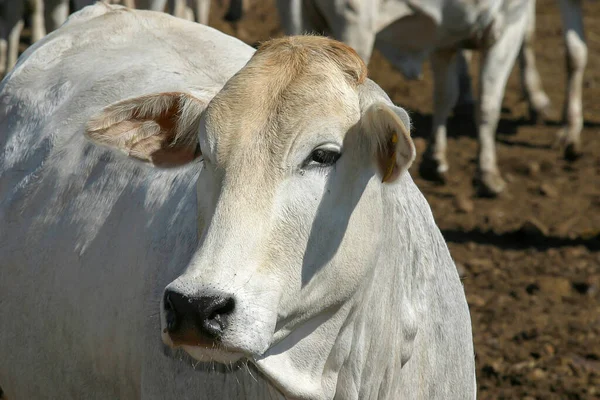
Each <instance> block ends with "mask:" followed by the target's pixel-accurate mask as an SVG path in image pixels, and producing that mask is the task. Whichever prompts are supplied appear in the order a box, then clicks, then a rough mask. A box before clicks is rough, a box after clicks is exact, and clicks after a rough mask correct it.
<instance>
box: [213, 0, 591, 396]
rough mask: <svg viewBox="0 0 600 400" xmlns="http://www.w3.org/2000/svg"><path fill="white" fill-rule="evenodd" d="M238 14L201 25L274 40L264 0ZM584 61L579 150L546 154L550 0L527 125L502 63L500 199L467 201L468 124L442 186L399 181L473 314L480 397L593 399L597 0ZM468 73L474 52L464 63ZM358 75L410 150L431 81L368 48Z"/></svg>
mask: <svg viewBox="0 0 600 400" xmlns="http://www.w3.org/2000/svg"><path fill="white" fill-rule="evenodd" d="M251 1H252V3H251V4H252V5H251V7H250V9H249V10H248V12H247V14H246V15H245V17H244V19H243V20H242V21H240V22H238V23H236V24H230V23H227V22H224V21H223V19H222V17H223V15H224V13H225V10H224V8H223V6H221V5H220V4H219V3H220V2H213V4H214V6H213V7H212V10H211V19H210V25H211V26H213V27H215V28H217V29H219V30H222V31H224V32H226V33H228V34H231V35H234V36H237V37H239V38H240V39H242V40H244V41H245V42H247V43H249V44H255V43H256V42H258V41H264V40H266V39H269V38H271V37H276V36H280V35H281V34H282V33H281V30H280V28H279V20H278V15H277V12H276V9H275V6H274V0H251ZM584 15H585V26H586V30H587V32H586V33H587V41H588V46H589V57H588V58H589V60H588V66H587V70H586V75H585V79H584V89H583V102H584V111H585V112H584V117H585V128H584V130H583V136H582V140H583V144H584V155H583V157H581V158H580V159H578V160H577V161H575V162H567V161H565V160H563V158H562V155H561V153H560V152H559V151H557V150H556V149H554V148H552V144H553V142H554V139H555V134H556V132H557V131H558V128H559V125H560V115H561V112H560V111H561V109H562V104H563V97H564V90H565V73H566V72H565V71H566V68H565V61H564V57H565V48H564V44H563V39H562V24H561V21H560V16H559V13H558V8H557V5H556V4H555V1H554V0H538V6H537V31H536V32H537V41H536V44H535V48H536V55H537V62H538V67H539V70H540V73H541V75H542V79H543V81H544V86H545V89H546V91H547V93H548V95H549V96H550V98H551V100H552V102H553V113H552V115H551V117H550V119H549V120H548V121H545V122H541V123H538V124H535V123H532V122H530V119H529V115H528V112H527V105H526V104H525V103H524V102H523V100H522V95H521V90H520V84H519V79H518V69H517V68H514V69H513V72H512V75H511V77H510V80H509V83H508V86H507V90H506V95H505V98H504V102H503V113H502V119H501V121H500V124H499V127H498V135H497V142H498V156H499V162H500V167H501V169H502V171H503V174H504V177H505V178H506V180H507V181H508V182H509V186H508V190H507V193H505V194H503V195H502V196H501V197H500V198H498V199H486V198H479V197H477V196H476V194H475V190H474V189H473V185H472V178H473V176H474V174H475V167H476V165H475V158H476V150H477V142H476V140H475V129H474V124H473V122H472V121H471V120H469V118H453V119H451V120H450V122H449V131H448V134H449V140H448V149H449V154H448V155H449V162H450V164H451V173H450V176H449V182H448V183H447V184H446V185H445V186H440V185H438V184H435V183H431V182H428V181H425V180H423V179H421V178H420V177H419V174H418V165H419V163H420V154H419V156H418V158H417V161H416V162H415V164H414V166H413V167H412V168H411V174H412V176H413V178H414V179H415V180H416V182H417V184H418V185H419V187H420V188H421V190H422V191H423V192H424V194H425V195H426V197H427V199H428V200H429V203H430V204H431V207H432V209H433V213H434V215H435V218H436V220H437V223H438V225H439V226H440V228H441V230H442V233H443V234H444V236H445V238H446V240H447V241H448V244H449V247H450V250H451V252H452V255H453V257H454V259H455V261H456V263H457V267H458V269H459V271H460V272H461V274H462V276H463V283H464V285H465V290H466V293H467V300H468V302H469V306H470V309H471V315H472V319H473V331H474V340H475V350H476V360H477V378H478V386H479V398H480V399H483V400H485V399H517V398H518V399H527V400H534V399H594V398H600V235H599V231H600V52H599V51H600V1H596V2H593V1H584ZM471 69H472V71H473V72H474V74H475V76H476V74H477V73H476V71H477V57H475V58H474V60H473V65H472V66H471ZM369 74H370V77H371V78H372V79H373V80H375V81H376V82H377V83H379V85H381V87H382V88H383V89H384V90H385V91H386V92H387V93H388V94H389V95H390V97H391V98H392V100H393V101H394V102H395V103H396V104H399V105H401V106H403V107H405V108H406V109H407V110H409V112H410V114H411V117H412V119H413V121H414V129H413V132H412V134H413V137H415V143H416V145H417V150H418V151H419V153H421V152H422V150H423V149H424V146H425V141H424V139H423V138H426V137H427V135H428V133H429V130H430V126H431V109H432V104H431V93H432V78H431V73H430V70H429V66H425V75H424V79H423V80H421V81H406V80H405V79H403V77H402V76H401V75H400V74H399V73H398V72H397V71H395V70H394V69H393V68H392V67H391V66H390V64H389V63H387V61H386V60H385V59H383V57H381V55H379V54H378V53H377V52H375V54H374V57H373V59H372V61H371V63H370V65H369Z"/></svg>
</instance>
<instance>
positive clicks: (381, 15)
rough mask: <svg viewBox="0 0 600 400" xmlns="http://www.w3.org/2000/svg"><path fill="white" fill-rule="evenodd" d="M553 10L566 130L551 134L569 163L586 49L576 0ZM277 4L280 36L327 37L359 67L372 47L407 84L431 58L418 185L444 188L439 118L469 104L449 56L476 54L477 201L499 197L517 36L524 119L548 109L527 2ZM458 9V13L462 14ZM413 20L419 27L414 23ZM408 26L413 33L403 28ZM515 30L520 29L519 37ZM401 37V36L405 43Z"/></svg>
mask: <svg viewBox="0 0 600 400" xmlns="http://www.w3.org/2000/svg"><path fill="white" fill-rule="evenodd" d="M558 3H559V5H560V6H561V15H562V17H563V26H564V28H563V30H564V34H565V43H566V47H567V61H568V62H567V66H568V71H569V78H568V79H569V85H568V90H567V95H566V101H565V111H564V113H563V114H564V119H565V121H566V126H565V128H563V129H562V130H561V132H560V134H559V142H560V143H561V145H562V146H564V147H565V156H566V157H567V158H569V159H573V158H575V157H577V155H578V154H579V153H580V151H579V150H578V149H579V148H580V132H581V127H582V124H583V118H582V112H581V110H582V106H581V83H582V80H583V70H584V68H585V64H586V59H587V48H586V44H585V39H584V36H583V22H582V17H581V3H580V2H579V1H577V0H575V1H573V0H559V1H558ZM277 4H278V9H279V13H280V17H281V20H282V24H283V27H284V30H285V32H286V33H287V34H299V33H302V32H310V31H315V32H323V33H326V34H330V35H333V37H336V38H338V39H339V40H342V41H344V42H346V43H348V44H349V45H351V46H352V47H354V48H356V49H357V51H358V52H359V54H360V55H361V56H362V57H363V59H365V61H366V62H369V60H370V58H371V52H372V50H373V48H374V47H378V48H379V49H380V50H381V51H382V52H383V53H384V54H385V55H386V57H387V58H388V59H390V61H391V62H392V63H393V64H394V65H395V66H396V67H397V68H398V69H400V70H401V71H402V73H403V74H404V75H405V76H406V77H407V78H408V79H414V78H416V77H419V76H420V75H421V73H420V64H421V63H422V61H423V59H424V58H425V57H427V55H429V54H431V61H432V67H433V69H434V77H435V82H436V88H435V89H434V94H433V97H434V121H433V127H432V134H431V143H430V146H429V148H428V151H427V154H426V158H425V160H424V161H425V162H424V163H423V165H422V168H421V172H422V174H423V176H424V177H426V178H430V179H433V180H439V181H442V182H444V181H446V172H447V170H448V168H449V166H448V162H447V160H446V122H447V118H448V116H449V115H450V112H451V111H452V109H453V108H454V106H455V105H456V104H457V103H458V104H459V105H465V104H466V105H467V106H469V105H470V104H471V103H472V96H471V85H470V79H469V78H468V69H467V68H468V67H467V62H468V60H467V61H466V60H465V57H466V58H467V59H469V60H470V53H466V52H465V51H463V52H462V53H457V51H458V50H459V49H460V48H462V47H472V46H475V47H477V48H480V49H481V50H482V54H483V57H484V59H483V61H482V62H481V64H480V65H481V68H482V69H481V71H480V74H479V76H480V82H479V86H480V96H479V97H480V102H479V108H478V110H477V116H478V122H477V123H478V125H479V127H478V129H479V138H480V151H479V171H478V175H479V179H480V184H481V188H482V189H483V194H487V195H497V194H499V193H500V192H501V191H503V189H504V187H505V183H504V181H503V179H502V178H501V176H500V173H499V170H498V166H497V162H496V155H495V148H494V143H493V142H494V139H493V135H494V133H495V130H496V126H497V121H498V118H499V113H500V104H501V98H502V97H503V93H504V85H505V82H506V79H507V78H508V73H509V72H510V70H511V69H512V65H513V62H514V58H515V54H513V53H515V51H514V48H516V47H519V46H515V43H520V42H521V41H522V38H521V36H524V44H523V47H522V49H521V52H520V57H519V59H520V65H521V71H522V82H523V87H524V93H525V96H526V98H527V100H528V101H529V104H530V108H531V111H532V114H534V113H536V114H537V113H541V114H544V115H547V111H548V107H549V99H548V96H547V95H546V94H545V93H544V91H543V89H542V87H541V80H540V77H539V73H538V72H537V69H536V65H535V57H534V54H533V49H532V41H533V37H534V31H535V1H534V0H532V1H529V0H527V1H525V0H523V1H518V0H508V1H496V2H487V3H486V2H483V3H478V4H477V5H475V4H471V3H468V2H465V3H461V2H452V1H450V2H443V1H442V2H436V1H405V0H396V1H390V2H386V3H377V2H369V1H362V2H361V1H359V2H355V3H353V4H354V6H353V7H346V5H345V3H343V2H341V3H334V2H321V3H319V2H314V1H311V0H305V1H302V0H279V1H278V2H277ZM453 7H454V8H453ZM461 7H464V9H463V10H462V11H461ZM525 7H528V9H526V8H525ZM515 9H518V11H514V10H515ZM415 10H417V11H415ZM450 10H454V11H450ZM465 10H467V11H465ZM498 10H502V11H499V12H498ZM469 12H471V18H473V17H472V15H473V14H478V15H479V16H478V18H473V19H471V20H469ZM494 13H496V14H495V15H494V16H493V17H492V15H493V14H494ZM419 18H423V20H422V21H419V22H418V23H417V22H415V21H417V20H418V19H419ZM443 18H445V19H443ZM482 20H485V21H486V22H485V23H484V24H489V25H486V27H483V28H482V27H481V26H479V25H480V24H481V23H482V22H481V21H482ZM469 21H471V22H469ZM519 21H520V22H519ZM415 23H417V24H418V27H416V26H415V27H413V26H412V25H411V24H415ZM465 24H467V25H469V24H471V25H470V26H469V28H468V29H466V30H464V31H463V32H464V33H463V34H462V36H461V34H458V35H457V34H456V32H460V30H461V29H464V26H465ZM523 24H526V26H527V28H526V29H525V31H524V32H523ZM403 29H405V30H403ZM444 29H447V31H444ZM478 29H479V30H482V29H488V30H489V31H490V32H493V33H492V34H491V35H490V34H489V33H490V32H483V31H481V32H479V33H477V30H478ZM517 31H518V32H517ZM415 32H418V36H419V37H420V38H421V39H420V40H421V41H420V42H419V41H416V42H415V36H414V33H415ZM449 32H453V33H452V34H450V33H449ZM473 32H475V33H473ZM515 35H516V36H515ZM513 36H514V37H513ZM402 37H406V39H404V41H405V42H406V43H405V42H403V39H402ZM502 38H504V39H502ZM436 41H439V42H436ZM511 49H512V50H511ZM486 60H489V61H486ZM492 60H493V61H492ZM436 71H437V72H436ZM452 73H458V75H459V79H458V83H457V82H455V81H454V79H455V78H453V77H450V75H451V74H452Z"/></svg>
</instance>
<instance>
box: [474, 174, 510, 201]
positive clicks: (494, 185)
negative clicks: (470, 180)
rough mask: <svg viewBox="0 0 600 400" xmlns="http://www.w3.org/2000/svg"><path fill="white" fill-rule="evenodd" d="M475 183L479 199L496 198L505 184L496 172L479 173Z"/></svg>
mask: <svg viewBox="0 0 600 400" xmlns="http://www.w3.org/2000/svg"><path fill="white" fill-rule="evenodd" d="M476 183H477V186H478V188H477V189H478V190H477V191H478V193H479V196H481V197H498V195H500V193H502V192H503V191H504V189H506V182H505V181H504V179H502V177H501V176H500V173H498V172H480V173H479V176H478V177H477V179H476Z"/></svg>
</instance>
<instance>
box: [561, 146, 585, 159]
mask: <svg viewBox="0 0 600 400" xmlns="http://www.w3.org/2000/svg"><path fill="white" fill-rule="evenodd" d="M581 155H582V152H581V145H580V144H579V143H569V144H567V145H566V146H565V152H564V157H565V160H567V161H576V160H577V159H579V158H580V157H581Z"/></svg>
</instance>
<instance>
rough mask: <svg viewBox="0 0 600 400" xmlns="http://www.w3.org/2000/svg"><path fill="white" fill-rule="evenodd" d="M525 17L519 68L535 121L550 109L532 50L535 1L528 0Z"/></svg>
mask: <svg viewBox="0 0 600 400" xmlns="http://www.w3.org/2000/svg"><path fill="white" fill-rule="evenodd" d="M527 17H528V22H527V27H526V29H525V35H524V37H523V45H522V46H521V51H520V52H519V67H520V73H521V84H522V87H523V92H524V95H525V99H526V100H527V103H528V104H529V115H530V116H531V119H532V120H534V121H535V120H537V118H538V115H540V114H541V115H542V116H544V117H546V116H547V115H548V110H549V108H550V99H549V98H548V95H546V92H544V89H543V88H542V80H541V79H540V74H539V72H538V70H537V67H536V65H535V52H534V50H533V43H534V39H535V0H529V9H528V11H527Z"/></svg>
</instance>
